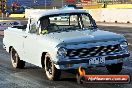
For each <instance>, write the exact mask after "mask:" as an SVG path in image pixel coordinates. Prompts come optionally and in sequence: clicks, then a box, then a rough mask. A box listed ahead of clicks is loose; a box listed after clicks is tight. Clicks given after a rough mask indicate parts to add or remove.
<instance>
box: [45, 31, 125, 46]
mask: <svg viewBox="0 0 132 88" xmlns="http://www.w3.org/2000/svg"><path fill="white" fill-rule="evenodd" d="M47 36H48V37H51V38H54V39H55V40H57V42H58V41H59V42H60V43H65V44H67V43H80V42H101V41H102V42H104V41H113V40H124V39H125V38H124V37H123V36H122V35H119V34H116V33H113V32H108V31H103V30H82V31H69V32H60V33H57V32H54V33H49V34H47ZM59 42H58V43H59Z"/></svg>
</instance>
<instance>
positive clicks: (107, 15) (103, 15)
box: [25, 8, 132, 23]
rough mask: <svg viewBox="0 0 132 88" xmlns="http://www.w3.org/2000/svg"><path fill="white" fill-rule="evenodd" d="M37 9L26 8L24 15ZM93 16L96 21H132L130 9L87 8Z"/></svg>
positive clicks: (26, 15)
mask: <svg viewBox="0 0 132 88" xmlns="http://www.w3.org/2000/svg"><path fill="white" fill-rule="evenodd" d="M41 10H42V9H41ZM36 11H39V9H36V10H34V9H27V10H26V12H25V17H26V18H28V16H29V14H30V13H32V12H36ZM87 11H88V12H89V13H90V14H91V15H92V16H93V18H94V19H95V20H96V21H98V22H118V23H129V22H130V23H132V9H111V8H109V9H108V8H106V9H89V10H87Z"/></svg>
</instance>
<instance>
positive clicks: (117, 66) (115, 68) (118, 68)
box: [106, 63, 123, 74]
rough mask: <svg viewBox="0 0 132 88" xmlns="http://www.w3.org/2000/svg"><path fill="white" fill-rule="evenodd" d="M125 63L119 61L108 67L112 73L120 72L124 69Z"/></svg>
mask: <svg viewBox="0 0 132 88" xmlns="http://www.w3.org/2000/svg"><path fill="white" fill-rule="evenodd" d="M122 66H123V63H117V64H112V65H107V66H106V68H107V70H108V71H109V73H110V74H118V73H120V72H121V70H122Z"/></svg>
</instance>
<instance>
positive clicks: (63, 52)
mask: <svg viewBox="0 0 132 88" xmlns="http://www.w3.org/2000/svg"><path fill="white" fill-rule="evenodd" d="M57 54H58V56H61V57H66V54H67V49H66V48H64V47H60V48H59V49H58V52H57Z"/></svg>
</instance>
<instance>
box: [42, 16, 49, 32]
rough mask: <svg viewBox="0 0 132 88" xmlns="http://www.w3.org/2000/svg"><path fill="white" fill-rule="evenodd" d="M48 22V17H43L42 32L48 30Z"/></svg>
mask: <svg viewBox="0 0 132 88" xmlns="http://www.w3.org/2000/svg"><path fill="white" fill-rule="evenodd" d="M49 24H50V19H49V18H48V17H47V18H44V19H43V20H42V21H41V29H42V33H43V32H44V33H45V32H46V33H47V32H48V29H47V26H48V25H49Z"/></svg>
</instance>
